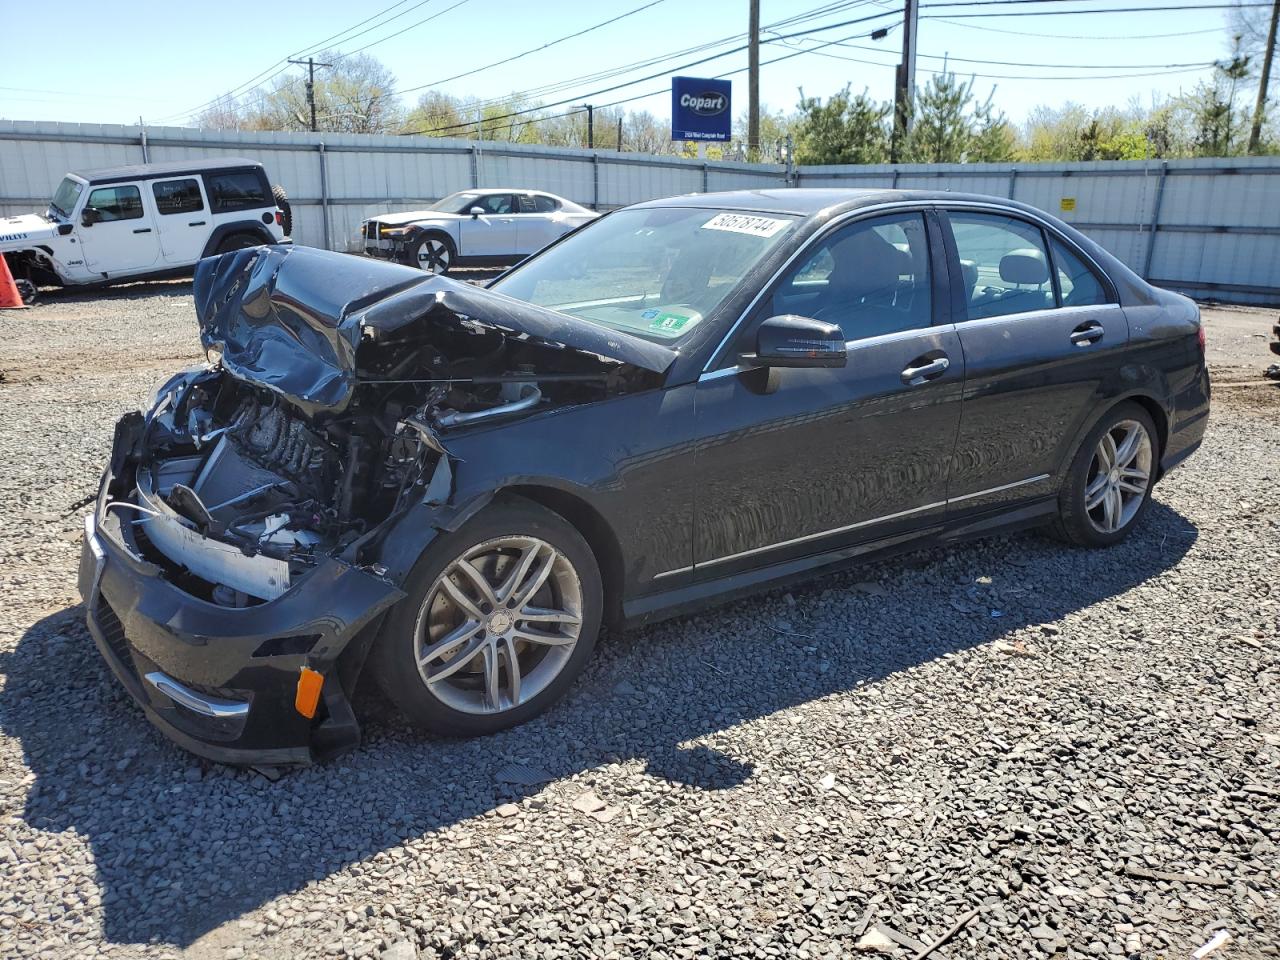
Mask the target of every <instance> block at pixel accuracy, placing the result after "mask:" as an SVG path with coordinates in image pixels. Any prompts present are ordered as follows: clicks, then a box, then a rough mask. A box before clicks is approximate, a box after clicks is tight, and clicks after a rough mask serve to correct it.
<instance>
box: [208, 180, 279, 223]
mask: <svg viewBox="0 0 1280 960" xmlns="http://www.w3.org/2000/svg"><path fill="white" fill-rule="evenodd" d="M204 185H205V190H206V191H207V192H208V194H209V207H210V208H211V209H212V210H213V212H214V213H230V212H231V211H233V210H253V209H256V208H258V207H274V206H275V205H276V202H275V199H274V198H273V197H272V196H271V190H270V188H269V187H268V186H267V182H266V179H265V178H264V177H263V176H262V174H261V173H259V172H258V171H256V170H237V171H234V172H231V173H206V174H205V175H204Z"/></svg>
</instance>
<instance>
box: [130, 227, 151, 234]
mask: <svg viewBox="0 0 1280 960" xmlns="http://www.w3.org/2000/svg"><path fill="white" fill-rule="evenodd" d="M133 232H134V233H150V232H151V228H150V227H142V228H140V229H138V230H135V231H133Z"/></svg>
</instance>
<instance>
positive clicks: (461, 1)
mask: <svg viewBox="0 0 1280 960" xmlns="http://www.w3.org/2000/svg"><path fill="white" fill-rule="evenodd" d="M405 2H407V0H400V3H396V4H393V5H392V6H390V7H388V8H386V9H385V10H383V11H382V13H379V14H375V15H374V16H373V17H369V18H367V19H365V20H362V21H360V23H357V24H355V25H353V26H351V27H348V28H347V29H346V30H342V31H339V32H338V33H335V34H334V35H333V36H331V37H327V38H326V39H324V40H322V41H320V43H318V44H313V45H311V46H308V47H303V48H302V49H303V50H304V51H305V50H315V49H317V48H319V47H322V46H323V45H324V44H326V43H328V42H329V41H331V40H333V39H335V38H337V37H340V36H342V35H343V34H345V33H349V32H350V31H351V30H354V29H355V28H356V27H359V26H361V25H362V24H365V23H368V22H369V20H373V19H376V18H377V17H379V16H382V15H383V14H385V13H387V12H389V11H390V10H393V9H395V7H397V6H400V4H401V3H405ZM431 2H433V0H419V2H418V3H416V4H414V5H413V6H412V7H409V8H408V9H407V10H402V11H400V13H397V14H396V15H395V16H394V17H388V18H387V19H386V20H383V21H382V22H381V23H376V24H374V25H373V26H372V27H369V28H368V29H367V30H362V31H360V32H359V33H356V34H352V35H351V36H350V37H346V38H345V39H347V40H353V39H355V38H356V37H359V36H363V35H364V34H366V33H369V32H370V31H372V30H376V29H378V28H379V27H385V26H386V25H387V24H389V23H390V22H391V21H392V20H398V19H400V17H402V16H405V15H406V14H409V13H412V12H413V11H414V10H417V9H418V8H419V7H423V6H425V5H426V4H428V3H431ZM470 2H471V0H458V2H457V3H455V4H453V5H452V6H450V7H446V8H445V9H443V10H440V11H439V12H437V13H433V14H432V15H431V16H429V17H424V18H422V19H421V20H416V21H414V22H413V23H411V24H409V25H408V26H405V27H401V28H399V29H398V30H395V31H393V32H392V33H389V34H387V35H386V36H385V37H379V38H378V39H377V40H373V41H371V42H369V43H366V44H365V45H364V46H362V47H357V48H356V49H354V50H350V51H348V52H346V53H339V54H336V55H335V56H334V58H333V63H338V62H340V61H342V60H346V59H347V58H348V57H353V56H355V55H356V54H358V53H362V52H363V51H365V50H368V49H369V48H370V47H375V46H377V45H378V44H380V43H386V42H387V41H388V40H394V39H395V38H396V37H399V36H403V35H404V34H406V33H408V32H409V31H410V30H416V29H417V28H418V27H420V26H422V25H423V24H426V23H430V22H431V21H432V20H436V19H438V18H440V17H443V16H444V15H445V14H446V13H449V12H450V11H452V10H456V9H458V7H460V6H462V5H463V4H465V3H470ZM658 2H661V0H658ZM290 56H293V54H291V55H290ZM284 63H285V65H284V66H283V67H281V68H280V69H279V70H277V71H276V72H275V73H273V74H271V76H269V77H267V78H266V79H265V80H263V81H262V83H266V82H268V81H270V80H273V79H275V78H276V77H278V76H279V75H280V74H282V73H284V72H285V71H286V70H287V69H288V68H289V66H288V62H284ZM270 69H271V68H270V67H268V68H267V70H270ZM266 72H267V71H266V70H264V71H263V72H262V73H260V74H258V76H259V77H260V76H262V75H263V74H264V73H266ZM255 79H256V78H255ZM300 79H301V78H300V77H298V78H294V79H291V80H290V81H288V83H287V84H286V86H288V85H292V84H294V83H297V82H298V81H299V80H300ZM258 85H259V86H261V84H258ZM241 86H244V85H243V84H242V85H241ZM230 96H231V94H230V93H228V94H223V95H222V96H220V97H215V98H214V99H213V100H210V101H208V102H207V103H205V104H202V105H201V106H200V107H196V108H195V109H193V110H190V111H182V112H180V113H177V114H170V116H182V115H183V114H184V113H186V114H190V113H194V112H196V110H200V109H203V108H205V107H208V106H212V105H213V104H216V103H218V102H219V101H221V100H223V99H226V98H228V97H230ZM382 96H385V94H383V95H379V96H378V97H376V98H374V99H381V98H382Z"/></svg>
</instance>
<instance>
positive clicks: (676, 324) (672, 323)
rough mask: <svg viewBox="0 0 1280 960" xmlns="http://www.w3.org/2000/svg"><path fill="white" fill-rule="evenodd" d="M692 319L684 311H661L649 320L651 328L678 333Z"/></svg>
mask: <svg viewBox="0 0 1280 960" xmlns="http://www.w3.org/2000/svg"><path fill="white" fill-rule="evenodd" d="M692 319H693V317H687V316H685V315H684V314H682V313H660V314H658V315H657V316H656V317H654V318H653V320H651V321H650V322H649V329H650V330H662V331H664V332H666V333H678V332H679V331H680V330H681V329H682V328H683V327H684V325H685V324H686V323H688V322H689V321H690V320H692Z"/></svg>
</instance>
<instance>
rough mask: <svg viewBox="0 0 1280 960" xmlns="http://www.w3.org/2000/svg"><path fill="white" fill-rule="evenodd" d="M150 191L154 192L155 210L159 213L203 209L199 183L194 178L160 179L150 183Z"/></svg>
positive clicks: (192, 211)
mask: <svg viewBox="0 0 1280 960" xmlns="http://www.w3.org/2000/svg"><path fill="white" fill-rule="evenodd" d="M151 191H152V193H154V194H155V198H156V210H158V211H159V212H160V213H161V214H174V213H195V212H196V211H198V210H203V209H204V198H203V197H201V196H200V184H199V182H197V181H196V180H195V179H194V178H191V179H187V180H161V181H159V182H157V183H154V184H152V185H151Z"/></svg>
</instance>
